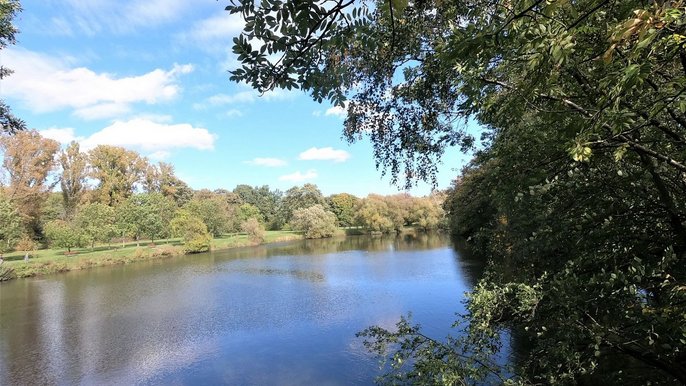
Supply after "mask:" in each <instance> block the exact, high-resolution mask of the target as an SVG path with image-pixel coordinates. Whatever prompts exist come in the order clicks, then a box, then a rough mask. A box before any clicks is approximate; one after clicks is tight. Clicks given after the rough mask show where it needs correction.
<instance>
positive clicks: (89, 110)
mask: <svg viewBox="0 0 686 386" xmlns="http://www.w3.org/2000/svg"><path fill="white" fill-rule="evenodd" d="M129 111H131V108H130V107H129V105H128V104H126V103H116V102H115V103H100V104H96V105H93V106H88V107H83V108H79V109H76V110H74V115H75V116H77V117H79V118H81V119H85V120H94V119H103V118H110V117H116V116H122V115H124V114H126V113H128V112H129Z"/></svg>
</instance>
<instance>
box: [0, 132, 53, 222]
mask: <svg viewBox="0 0 686 386" xmlns="http://www.w3.org/2000/svg"><path fill="white" fill-rule="evenodd" d="M0 149H1V150H2V152H3V157H4V158H3V163H2V165H3V167H4V169H5V171H6V173H7V187H6V189H5V191H6V194H7V197H8V198H9V199H10V201H12V203H13V204H14V205H15V207H16V208H17V211H18V212H19V214H20V215H21V217H22V222H23V224H24V225H25V226H26V228H27V230H28V231H30V232H31V233H33V234H34V235H39V234H40V233H41V229H40V214H41V207H42V205H41V204H42V203H43V201H44V200H45V199H46V198H47V195H48V193H49V191H50V189H51V188H52V186H51V185H50V184H48V183H47V180H48V174H49V173H50V171H52V169H53V167H54V166H55V162H54V158H55V154H56V153H57V151H58V150H59V143H57V141H54V140H52V139H47V138H43V137H41V135H40V134H38V132H37V131H35V130H31V131H22V132H18V133H17V134H15V135H12V136H2V137H0Z"/></svg>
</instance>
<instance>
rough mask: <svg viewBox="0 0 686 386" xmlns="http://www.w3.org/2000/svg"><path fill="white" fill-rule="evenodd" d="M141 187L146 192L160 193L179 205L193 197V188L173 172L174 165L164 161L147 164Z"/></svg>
mask: <svg viewBox="0 0 686 386" xmlns="http://www.w3.org/2000/svg"><path fill="white" fill-rule="evenodd" d="M143 188H144V190H145V191H146V192H147V193H162V195H163V196H165V197H169V198H172V199H173V200H174V202H175V203H176V205H177V206H179V207H181V206H183V205H185V204H186V203H188V201H190V200H191V198H192V197H193V190H192V189H191V188H190V187H189V186H188V185H187V184H186V183H185V182H183V181H181V180H180V179H179V178H178V177H176V174H175V173H174V166H173V165H171V164H168V163H166V162H160V163H158V164H157V165H154V164H148V165H147V167H146V169H145V175H144V181H143Z"/></svg>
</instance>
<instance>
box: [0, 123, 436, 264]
mask: <svg viewBox="0 0 686 386" xmlns="http://www.w3.org/2000/svg"><path fill="white" fill-rule="evenodd" d="M0 150H2V153H3V163H2V172H3V173H4V176H5V178H4V184H3V186H2V188H1V189H0V242H1V243H2V244H1V245H2V250H3V251H11V250H14V249H17V250H32V249H34V248H36V247H37V246H39V245H41V244H42V245H44V244H49V245H50V246H55V247H60V248H66V249H67V250H71V248H74V247H81V246H86V245H90V246H91V247H92V246H94V245H95V243H111V242H112V241H113V240H115V239H117V240H135V241H138V240H142V239H146V240H151V241H152V242H154V241H155V240H156V239H160V238H166V237H170V236H174V237H182V238H183V241H184V243H185V245H186V249H187V250H188V251H189V252H197V251H204V250H207V249H209V246H210V240H211V239H212V238H213V237H220V236H222V235H224V234H227V233H237V232H246V233H248V234H249V235H250V236H251V238H254V239H255V240H256V241H260V240H261V238H262V237H263V234H264V231H265V230H297V231H302V232H304V234H305V237H309V238H318V237H329V236H331V235H333V234H334V232H335V231H336V229H337V227H339V226H340V227H360V228H362V229H365V230H368V231H370V232H393V231H398V230H400V229H402V228H403V227H404V226H412V225H414V226H418V227H420V228H422V229H432V228H436V227H438V226H439V225H441V223H442V221H443V218H444V216H443V211H442V209H441V204H442V199H443V197H442V196H441V195H439V194H436V195H432V196H429V197H423V198H415V197H412V196H409V195H406V194H400V195H394V196H378V195H370V196H369V197H367V198H358V197H355V196H353V195H351V194H348V193H340V194H334V195H331V196H329V197H325V196H324V195H323V194H322V193H321V191H320V190H319V189H318V188H317V186H316V185H313V184H305V185H303V186H296V187H293V188H291V189H288V190H287V191H286V192H282V191H280V190H277V189H270V188H269V186H266V185H265V186H260V187H253V186H248V185H238V186H236V187H235V188H234V189H233V190H227V189H217V190H214V191H210V190H206V189H204V190H193V189H191V188H190V187H189V186H188V185H187V184H186V183H185V182H184V181H182V180H181V179H179V178H178V177H177V176H176V174H175V172H174V168H173V166H172V165H170V164H168V163H164V162H159V163H152V162H151V161H150V160H148V159H147V158H145V157H143V156H141V155H140V154H138V153H136V152H134V151H131V150H126V149H124V148H120V147H115V146H107V145H100V146H97V147H95V148H93V149H91V150H90V151H88V152H83V151H81V149H80V148H79V144H78V143H76V142H72V143H71V144H69V145H68V146H67V147H66V148H65V149H60V145H59V144H58V143H57V142H56V141H54V140H51V139H47V138H43V137H41V136H40V134H39V133H38V132H36V131H23V132H19V133H17V134H15V135H11V136H3V137H1V138H0ZM58 189H59V192H55V191H54V190H58Z"/></svg>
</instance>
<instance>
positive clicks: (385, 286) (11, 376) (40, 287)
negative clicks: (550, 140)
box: [0, 234, 480, 385]
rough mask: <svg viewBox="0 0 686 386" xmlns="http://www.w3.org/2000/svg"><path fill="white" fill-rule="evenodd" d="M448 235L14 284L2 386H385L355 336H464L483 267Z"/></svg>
mask: <svg viewBox="0 0 686 386" xmlns="http://www.w3.org/2000/svg"><path fill="white" fill-rule="evenodd" d="M479 271H480V270H479V267H478V266H477V265H474V264H473V263H471V262H469V261H468V259H467V258H466V257H464V256H462V257H461V256H460V254H459V253H457V252H456V251H455V249H454V248H453V247H452V246H451V245H450V243H449V241H448V240H447V239H446V238H445V237H442V236H439V235H425V234H422V235H418V236H410V235H405V236H400V237H390V238H371V237H348V238H345V239H333V240H313V241H298V242H291V243H286V244H276V245H269V246H260V247H253V248H242V249H235V250H228V251H220V252H214V253H207V254H201V255H194V256H185V257H180V258H171V259H165V260H158V261H151V262H142V263H136V264H131V265H124V266H115V267H102V268H95V269H90V270H86V271H79V272H69V273H66V274H60V275H53V276H47V277H44V278H36V279H25V280H16V281H12V282H8V283H3V284H2V285H0V385H10V384H64V385H71V384H97V385H104V384H218V383H223V384H255V385H266V384H281V385H302V384H317V385H347V384H363V385H364V384H372V383H373V381H374V378H375V377H376V376H377V375H378V374H379V369H378V363H377V362H376V360H375V359H374V358H373V357H372V356H370V355H369V354H368V353H366V352H365V350H364V347H363V346H362V342H361V340H359V339H358V338H355V333H356V332H358V331H360V330H362V329H364V328H365V327H367V326H370V325H382V326H385V327H391V326H393V325H394V324H395V322H396V321H397V320H398V318H399V317H400V316H401V315H406V314H407V313H408V312H409V311H411V312H412V316H413V320H414V321H415V322H419V323H420V324H421V325H422V326H423V327H424V329H425V332H426V333H428V334H429V335H433V336H435V337H439V338H440V337H444V336H446V335H447V334H448V333H450V332H451V331H450V325H451V323H452V322H453V321H454V319H455V313H456V312H460V311H461V310H462V299H463V294H464V292H465V291H467V290H469V289H470V288H471V287H472V286H473V285H474V282H475V280H476V277H477V276H478V275H479Z"/></svg>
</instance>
